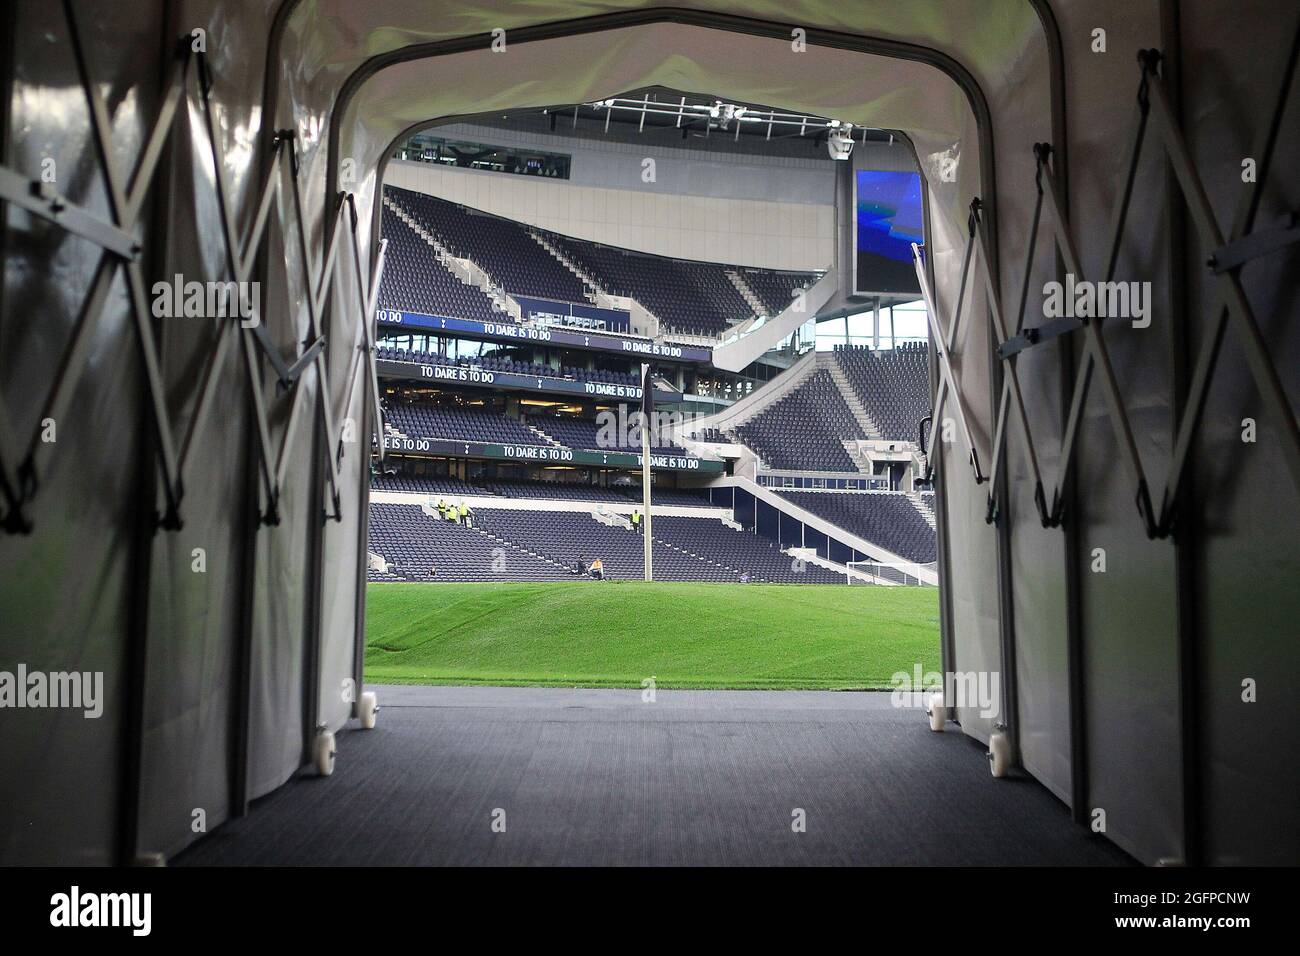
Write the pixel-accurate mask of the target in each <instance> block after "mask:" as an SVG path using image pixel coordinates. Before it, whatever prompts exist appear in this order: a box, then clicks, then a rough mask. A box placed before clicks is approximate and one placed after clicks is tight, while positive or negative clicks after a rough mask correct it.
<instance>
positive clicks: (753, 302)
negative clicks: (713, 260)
mask: <svg viewBox="0 0 1300 956" xmlns="http://www.w3.org/2000/svg"><path fill="white" fill-rule="evenodd" d="M724 271H725V272H726V274H727V278H728V279H730V280H731V284H732V285H734V286H735V287H736V291H737V292H739V293H740V295H741V298H743V299H744V300H745V301H746V302H748V303H749V307H750V309H751V310H753V313H754V315H755V316H759V315H767V314H768V312H770V311H771V310H770V309H768V308H767V306H765V305H764V304H763V300H762V299H760V298H759V297H758V294H757V293H756V292H754V290H753V289H751V288H750V287H749V283H748V282H746V281H745V280H744V278H743V277H742V276H741V274H740V273H739V272H737V271H736V270H735V269H726V270H724Z"/></svg>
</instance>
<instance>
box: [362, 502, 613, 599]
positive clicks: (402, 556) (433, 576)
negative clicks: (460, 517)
mask: <svg viewBox="0 0 1300 956" xmlns="http://www.w3.org/2000/svg"><path fill="white" fill-rule="evenodd" d="M588 520H590V519H588ZM593 523H594V522H593ZM369 549H370V550H371V551H373V552H375V553H376V554H378V555H380V556H382V557H383V558H384V559H385V560H386V561H388V563H389V574H390V575H395V576H396V577H398V578H400V579H402V580H406V581H501V580H507V581H558V580H564V579H565V578H566V577H568V574H567V572H566V571H565V570H564V569H563V568H560V567H558V566H556V565H555V564H554V563H552V562H550V561H547V560H546V559H544V558H540V557H538V556H536V555H532V554H529V553H528V552H527V551H526V550H523V549H521V548H517V547H515V546H514V545H510V544H506V543H503V542H501V541H499V540H498V539H496V538H493V537H492V536H490V535H488V534H486V533H485V532H483V531H481V530H479V529H478V528H466V527H465V526H463V525H460V524H456V523H455V522H452V521H443V520H442V519H440V518H435V517H433V516H431V515H427V514H425V513H424V512H423V511H422V510H421V509H420V508H419V506H418V505H381V504H372V505H371V506H370V544H369ZM369 574H370V576H371V580H381V579H382V578H380V577H378V576H377V575H378V574H379V572H375V571H373V570H372V571H370V572H369ZM389 579H390V580H391V578H389Z"/></svg>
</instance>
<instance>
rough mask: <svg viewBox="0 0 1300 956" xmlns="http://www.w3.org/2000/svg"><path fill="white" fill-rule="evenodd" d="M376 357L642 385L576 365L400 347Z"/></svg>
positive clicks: (633, 378)
mask: <svg viewBox="0 0 1300 956" xmlns="http://www.w3.org/2000/svg"><path fill="white" fill-rule="evenodd" d="M375 357H376V358H378V359H380V360H383V361H388V362H412V363H416V364H422V365H431V364H432V365H458V366H463V367H465V368H481V369H486V370H487V371H489V372H509V373H513V374H515V375H536V376H541V377H544V378H562V379H568V380H570V381H575V382H602V383H606V384H610V385H639V384H641V382H640V376H639V375H637V374H636V373H635V372H619V371H610V370H608V369H599V368H597V369H585V368H577V367H574V366H567V365H566V366H564V367H562V368H557V367H555V366H552V365H538V364H537V363H535V362H516V361H514V360H512V359H509V358H503V357H498V356H491V355H485V356H482V357H478V358H461V359H451V358H448V357H447V356H445V355H437V354H434V353H432V352H425V351H422V350H420V349H405V348H398V347H397V346H392V345H379V346H377V347H376V352H375Z"/></svg>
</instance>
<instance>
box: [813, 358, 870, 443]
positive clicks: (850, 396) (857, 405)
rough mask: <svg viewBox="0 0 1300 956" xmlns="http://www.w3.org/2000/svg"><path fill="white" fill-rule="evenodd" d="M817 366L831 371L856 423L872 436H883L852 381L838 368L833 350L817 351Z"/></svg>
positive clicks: (838, 363)
mask: <svg viewBox="0 0 1300 956" xmlns="http://www.w3.org/2000/svg"><path fill="white" fill-rule="evenodd" d="M817 367H818V368H824V369H826V371H828V372H830V373H831V378H832V379H834V381H835V384H836V386H837V387H838V388H839V390H840V394H841V395H842V396H843V397H844V404H845V405H848V406H849V411H851V412H852V413H853V417H854V418H855V419H856V420H857V423H858V424H859V425H860V426H862V430H863V431H864V432H866V433H867V434H868V435H869V436H871V437H872V438H882V437H884V436H883V434H882V433H881V430H880V426H879V425H877V424H876V422H875V421H874V420H873V419H872V417H871V416H870V415H868V414H867V410H866V409H865V408H864V407H863V405H862V402H861V401H860V400H859V399H858V394H857V392H855V391H854V390H853V385H852V383H850V382H849V379H848V376H846V375H845V374H844V369H842V368H840V362H839V359H838V357H837V356H836V354H835V353H834V352H818V353H817Z"/></svg>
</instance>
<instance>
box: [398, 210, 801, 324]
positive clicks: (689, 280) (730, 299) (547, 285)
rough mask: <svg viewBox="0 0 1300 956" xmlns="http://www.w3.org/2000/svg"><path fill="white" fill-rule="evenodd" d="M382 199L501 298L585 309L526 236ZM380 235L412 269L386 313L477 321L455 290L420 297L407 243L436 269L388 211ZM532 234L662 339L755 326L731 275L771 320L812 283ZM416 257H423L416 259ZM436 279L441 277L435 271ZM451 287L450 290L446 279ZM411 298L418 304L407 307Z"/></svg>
mask: <svg viewBox="0 0 1300 956" xmlns="http://www.w3.org/2000/svg"><path fill="white" fill-rule="evenodd" d="M384 189H385V195H386V196H387V197H388V198H389V199H390V200H391V201H393V202H395V203H396V204H397V205H398V206H399V207H401V209H402V210H403V211H404V212H405V213H406V214H407V215H408V216H411V217H412V218H414V219H415V220H417V221H418V222H419V223H420V224H421V226H422V227H423V228H424V229H425V230H426V231H428V232H429V233H431V234H433V235H434V236H436V237H437V239H438V241H439V242H440V243H442V245H444V246H445V247H446V248H447V249H448V250H449V251H450V252H451V253H452V254H453V255H456V256H459V257H462V258H467V259H470V260H472V261H473V262H474V263H475V264H476V265H478V266H479V267H480V268H481V269H483V271H485V272H486V273H487V274H488V275H489V276H490V277H491V278H492V280H493V281H494V282H495V283H496V284H497V285H499V286H500V287H501V288H503V289H505V291H506V292H508V293H514V294H517V295H525V296H537V297H539V298H544V299H555V300H558V301H561V302H577V303H585V302H587V301H588V291H589V290H588V288H587V285H586V283H584V282H583V280H582V279H580V278H578V276H577V275H576V274H575V273H574V272H573V271H572V270H571V269H569V267H568V266H566V265H564V264H563V263H562V262H560V261H559V260H558V259H556V258H555V257H554V256H552V255H551V254H550V253H549V252H548V251H547V250H546V249H545V248H543V247H542V245H541V244H540V243H539V242H537V241H536V240H535V239H534V238H533V236H532V235H531V234H530V229H529V227H527V226H524V225H522V224H520V223H517V222H512V221H510V220H508V219H502V218H500V217H497V216H493V215H489V214H487V213H483V212H479V211H477V210H473V209H469V208H467V207H465V206H462V205H459V204H457V203H453V202H450V201H448V200H445V199H438V198H437V197H435V196H430V195H427V194H425V193H420V192H414V191H412V190H407V189H400V188H398V187H395V186H385V187H384ZM383 228H384V235H385V237H387V238H389V239H390V245H389V254H390V255H392V253H393V250H394V243H393V241H391V240H397V241H400V242H402V243H403V250H402V255H403V260H404V263H408V264H404V265H402V266H399V269H398V275H397V276H396V277H395V278H394V288H393V289H392V290H391V291H389V292H388V293H387V296H386V297H385V292H384V291H382V290H381V301H383V302H385V303H392V304H386V305H385V307H389V308H405V309H407V310H408V311H412V312H426V313H431V314H434V315H447V314H450V315H464V317H465V318H482V316H481V315H479V314H478V313H477V311H476V312H475V314H464V310H466V309H476V308H477V307H479V306H481V303H480V302H478V301H475V302H473V303H466V302H465V301H463V299H464V294H463V293H460V290H457V289H456V288H455V287H453V286H445V284H442V283H441V280H438V283H439V284H437V287H436V288H435V287H430V288H427V289H425V288H423V286H424V285H428V283H421V282H420V280H419V279H418V277H413V275H412V269H411V267H410V266H409V261H410V259H411V249H410V245H409V243H410V242H415V243H418V244H419V245H420V246H422V247H423V249H424V250H425V251H426V252H427V254H428V256H429V257H430V258H431V259H433V261H434V262H436V261H437V260H436V258H435V257H434V256H433V250H432V248H431V247H430V246H429V245H428V244H427V243H426V242H425V241H424V240H423V239H422V238H420V237H419V236H418V235H416V233H415V232H414V231H413V230H412V229H411V228H410V227H409V226H407V225H406V224H405V223H403V222H402V221H401V220H400V219H398V218H397V216H396V215H395V214H394V213H393V212H392V211H391V210H390V209H388V208H387V207H385V209H384V220H383ZM531 231H533V232H537V233H539V234H541V235H543V236H544V237H545V238H546V240H547V242H549V243H551V244H552V245H553V246H555V247H556V248H558V249H560V250H561V251H562V252H563V253H564V254H565V255H566V256H567V257H568V258H569V259H570V260H572V261H573V262H574V263H575V264H576V265H577V266H578V268H579V269H581V270H582V271H584V272H585V273H586V274H587V275H588V276H590V277H591V278H592V279H593V280H594V281H595V282H596V283H597V284H598V285H599V286H600V287H601V288H602V289H603V290H604V291H606V292H609V293H612V294H615V295H627V296H631V297H632V298H634V299H636V300H637V301H638V302H640V303H641V304H642V305H643V306H645V307H646V308H647V309H649V310H650V311H651V312H652V313H654V315H655V316H656V317H658V319H659V320H660V323H661V329H660V332H661V333H666V334H671V333H674V332H676V333H679V334H689V335H704V336H717V335H719V334H720V333H722V332H724V331H726V330H727V329H728V328H729V327H730V326H732V325H734V324H735V323H737V322H742V321H744V320H746V319H749V318H751V317H752V316H753V309H752V308H751V307H750V305H749V303H748V302H747V301H746V300H745V297H744V296H743V295H741V294H740V292H739V290H737V289H736V287H735V285H733V284H732V282H731V279H730V278H729V277H728V276H727V270H728V269H733V270H740V271H741V272H742V273H743V276H744V278H745V280H746V282H747V283H748V284H749V285H750V287H751V288H753V290H754V293H755V294H756V295H757V296H758V298H759V300H760V301H761V302H762V303H763V305H764V307H765V309H764V311H766V312H767V313H768V314H772V315H775V314H777V313H779V312H780V311H781V310H783V309H784V308H785V307H786V306H788V305H789V304H790V300H791V295H792V291H793V289H795V288H796V287H799V286H804V287H809V286H811V284H812V283H813V282H815V281H816V279H817V276H816V275H815V274H813V273H807V272H771V271H768V270H761V269H748V268H743V267H740V266H728V265H724V264H722V263H717V262H697V261H692V260H686V259H673V258H670V257H668V256H658V255H650V254H647V253H640V252H634V251H631V250H626V249H618V248H615V247H613V246H606V245H601V244H599V243H595V242H589V241H586V240H582V239H573V238H570V237H568V236H562V235H560V234H558V233H554V232H549V231H546V230H542V229H536V230H531ZM415 251H416V252H419V250H418V249H417V250H415ZM420 262H423V260H420ZM438 269H439V271H442V272H445V271H446V270H445V269H444V268H443V267H442V266H441V265H439V266H438ZM417 271H418V270H417ZM449 278H451V280H452V281H456V280H455V277H454V276H450V274H449ZM383 285H384V287H385V288H386V287H387V286H388V285H389V282H388V278H387V274H385V279H384V283H383ZM417 285H418V286H420V287H419V288H417ZM457 285H459V286H460V287H461V289H466V290H470V291H472V292H473V293H475V294H477V296H478V297H479V298H480V299H482V300H483V301H486V302H487V303H488V305H487V307H488V309H489V310H491V300H490V299H488V297H487V296H486V295H484V294H483V293H482V292H480V291H479V290H477V289H473V288H472V287H470V286H466V285H465V284H464V283H460V282H457ZM453 294H457V295H459V296H460V298H459V299H456V300H454V301H453V300H452V299H451V298H448V297H449V296H452V295H453ZM413 296H414V297H415V298H416V299H419V300H422V301H417V302H411V301H409V300H411V299H412V297H413ZM398 300H400V302H399V301H398ZM489 320H490V321H496V322H509V321H511V319H510V317H509V316H508V315H506V314H505V313H499V312H491V315H490V317H489Z"/></svg>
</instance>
